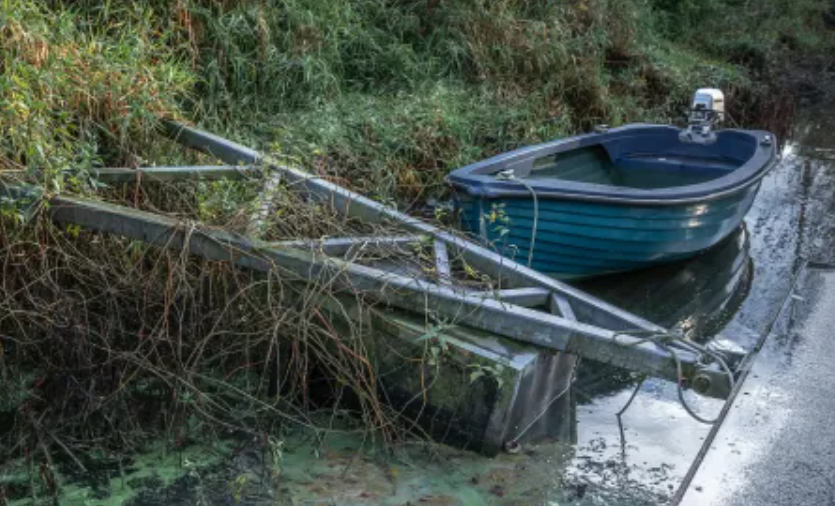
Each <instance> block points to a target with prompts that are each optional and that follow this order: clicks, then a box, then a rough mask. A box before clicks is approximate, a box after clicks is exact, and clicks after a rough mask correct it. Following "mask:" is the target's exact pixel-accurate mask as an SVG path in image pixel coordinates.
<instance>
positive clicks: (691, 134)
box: [679, 88, 725, 144]
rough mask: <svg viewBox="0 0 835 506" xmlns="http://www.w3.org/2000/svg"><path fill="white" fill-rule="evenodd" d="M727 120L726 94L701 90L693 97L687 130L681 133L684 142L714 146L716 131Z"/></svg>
mask: <svg viewBox="0 0 835 506" xmlns="http://www.w3.org/2000/svg"><path fill="white" fill-rule="evenodd" d="M724 119H725V94H724V93H722V90H718V89H716V88H699V89H698V90H696V93H695V94H694V95H693V101H692V103H691V105H690V111H689V113H688V115H687V128H686V129H685V130H683V131H682V132H681V134H680V135H679V139H681V141H682V142H689V143H698V144H712V143H714V142H716V133H715V132H714V130H715V129H716V127H717V126H718V125H719V123H721V122H722V121H723V120H724Z"/></svg>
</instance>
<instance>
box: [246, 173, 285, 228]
mask: <svg viewBox="0 0 835 506" xmlns="http://www.w3.org/2000/svg"><path fill="white" fill-rule="evenodd" d="M280 184H281V173H280V172H273V171H270V174H268V175H267V178H266V179H265V180H264V184H263V186H262V187H261V191H260V192H258V207H257V209H256V210H255V213H253V215H252V218H251V219H250V221H249V226H248V227H247V231H246V232H247V235H251V236H253V237H256V238H260V237H261V235H262V234H263V232H264V226H265V224H266V222H267V218H269V216H270V214H271V213H272V212H273V211H274V210H275V205H274V202H275V193H276V191H278V186H279V185H280Z"/></svg>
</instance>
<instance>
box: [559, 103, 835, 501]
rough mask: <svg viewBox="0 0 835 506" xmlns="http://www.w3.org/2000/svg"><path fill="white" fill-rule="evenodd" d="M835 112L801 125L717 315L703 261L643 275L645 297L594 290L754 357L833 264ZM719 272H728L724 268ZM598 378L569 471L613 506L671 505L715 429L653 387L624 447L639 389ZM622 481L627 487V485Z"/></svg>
mask: <svg viewBox="0 0 835 506" xmlns="http://www.w3.org/2000/svg"><path fill="white" fill-rule="evenodd" d="M831 110H835V106H828V107H823V108H819V109H817V110H815V111H809V115H808V117H807V118H805V119H804V118H801V120H800V121H799V124H798V125H799V126H798V128H797V129H796V133H795V137H794V138H793V139H792V140H791V141H790V142H788V143H787V144H786V146H785V149H784V152H783V160H782V162H781V163H780V165H779V166H778V167H776V168H775V170H773V171H772V172H771V173H770V174H769V175H768V176H767V177H766V178H765V180H764V181H763V184H762V187H761V189H760V194H759V195H758V197H757V200H756V202H755V204H754V207H753V208H752V210H751V212H750V213H749V215H748V216H747V218H746V228H747V232H748V241H749V245H748V247H747V253H745V252H743V253H742V255H746V254H747V256H748V261H747V263H748V264H749V267H748V269H750V272H749V273H748V274H745V276H749V279H745V278H742V280H741V281H739V283H740V286H737V287H736V288H733V289H732V291H734V293H732V294H731V295H730V296H729V297H728V300H727V301H726V302H724V303H722V304H720V307H719V309H718V311H717V310H716V306H715V302H714V303H712V304H713V305H714V306H713V307H710V306H711V304H707V305H704V304H701V303H700V301H705V300H709V299H710V298H711V297H710V296H709V294H710V293H711V290H715V289H717V288H718V287H720V286H722V284H721V281H718V282H717V281H715V282H710V281H699V279H702V278H704V277H705V276H706V277H710V276H711V275H710V272H709V269H707V268H705V269H698V268H696V269H695V270H694V262H699V261H700V259H698V258H697V259H694V260H691V261H689V262H686V263H684V264H681V265H679V266H677V267H675V268H673V267H670V266H668V267H663V268H659V269H653V270H652V271H647V272H645V273H638V274H636V275H637V276H644V277H647V278H655V281H654V282H649V281H647V282H644V283H635V284H634V286H637V287H638V288H634V289H630V288H625V287H628V286H629V285H628V284H627V281H628V280H627V279H626V278H624V279H620V280H604V281H601V282H598V283H599V285H598V286H597V287H590V290H591V291H596V290H597V289H599V291H596V293H598V295H600V296H601V297H603V298H609V299H610V300H612V301H617V302H618V303H620V304H622V305H624V306H626V308H627V309H629V310H632V311H635V312H636V313H638V314H641V315H643V316H646V317H647V318H651V319H654V320H656V321H659V322H660V323H663V324H665V325H675V324H680V325H681V327H682V328H683V329H684V330H685V331H686V332H688V333H689V334H690V335H691V336H692V337H694V338H697V339H709V338H711V337H712V336H713V335H715V334H716V333H718V332H721V334H722V336H723V337H725V338H727V339H729V340H731V341H733V342H735V343H736V344H738V345H740V346H742V347H744V348H745V349H747V350H752V349H755V348H757V347H758V346H759V345H761V343H762V342H763V340H764V338H765V336H766V335H767V334H768V332H769V329H770V328H771V327H772V325H774V322H775V320H776V318H777V315H778V313H779V311H780V308H781V307H782V305H783V303H784V301H785V300H786V298H787V297H788V296H789V294H790V291H791V285H792V282H793V279H794V277H795V275H796V274H797V272H798V270H799V269H800V266H801V265H802V263H803V262H804V261H805V260H807V259H812V260H817V261H823V262H826V261H832V260H833V254H835V247H834V245H835V233H834V232H835V228H834V225H835V223H834V222H833V220H832V217H833V216H834V215H835V149H833V148H835V136H832V135H831V132H832V131H833V128H835V120H833V119H832V115H826V114H823V113H822V112H821V111H831ZM713 254H715V253H714V252H711V253H708V255H713ZM724 258H728V257H727V256H726V257H724ZM701 261H703V260H701ZM671 269H672V270H671ZM675 269H678V270H677V271H676V270H675ZM717 269H718V271H721V266H719V265H717ZM686 271H690V273H688V274H686V275H685V276H684V277H686V278H687V279H688V280H689V282H688V283H686V284H684V285H681V288H680V289H679V290H678V292H677V293H675V294H673V293H671V292H666V293H665V292H664V291H663V290H659V289H657V287H658V283H660V282H661V280H668V279H672V278H674V277H676V276H681V275H682V273H683V272H686ZM700 276H701V277H700ZM719 277H720V278H721V277H722V275H721V274H720V276H719ZM729 279H730V278H729ZM607 283H608V284H609V285H608V286H607ZM653 283H655V284H653ZM667 283H669V282H667ZM700 286H701V287H702V289H700V288H699V287H700ZM739 299H743V300H741V301H740V300H739ZM706 306H707V307H706ZM676 315H677V316H676ZM710 320H713V321H712V322H711V321H710ZM760 360H768V358H767V357H760ZM773 367H774V368H778V367H779V365H778V364H776V363H775V364H773ZM595 372H596V376H597V377H599V376H601V375H603V376H604V378H605V379H604V380H603V385H602V386H601V385H599V384H595V382H593V381H592V382H589V383H587V384H586V385H584V384H582V383H581V384H579V385H578V387H577V393H578V394H579V395H578V396H577V397H579V398H580V399H581V400H582V401H584V402H582V403H581V404H580V405H579V406H578V407H577V414H576V418H577V420H578V421H577V427H578V428H577V432H578V440H577V443H576V451H575V452H574V455H575V456H574V458H573V459H572V461H571V463H570V464H569V466H568V468H567V471H566V472H567V473H569V474H572V475H573V476H575V477H576V479H578V480H584V481H587V482H591V483H593V484H594V487H593V488H591V489H590V490H592V491H595V490H596V491H598V492H599V493H604V491H605V492H606V493H607V494H608V493H612V492H613V491H614V492H613V493H615V495H616V496H617V497H618V500H616V501H615V504H633V503H636V502H640V500H641V498H643V497H646V496H647V495H648V494H657V495H658V496H661V497H664V498H666V499H667V500H671V499H672V496H673V495H674V492H675V491H676V490H677V489H678V488H679V487H680V486H681V485H682V484H683V483H684V480H685V478H686V477H687V475H688V471H689V470H690V469H691V467H692V466H693V463H694V461H695V460H696V459H697V457H698V456H699V453H700V450H701V449H702V447H703V445H704V444H705V441H706V440H707V439H708V437H709V435H710V432H711V427H710V426H708V425H704V424H700V423H698V422H696V421H695V420H693V419H691V418H690V417H689V416H687V415H686V413H684V411H683V410H682V408H681V406H680V405H679V404H678V401H677V400H676V395H675V386H674V385H672V384H670V383H667V382H664V381H658V380H648V381H646V382H645V383H644V384H643V386H642V387H641V389H640V391H639V393H638V395H637V397H636V399H635V401H634V403H633V405H632V406H631V407H630V408H629V410H628V411H627V412H626V413H625V414H624V416H623V417H622V422H623V428H624V435H625V438H624V439H623V440H622V439H621V436H620V431H619V429H618V422H617V418H616V416H615V414H616V413H617V412H618V411H619V410H620V409H621V408H622V407H623V406H624V405H625V403H626V401H627V400H628V398H629V396H630V395H631V393H632V390H633V386H632V385H633V384H634V381H633V382H632V384H629V378H630V375H628V374H624V373H622V372H618V371H614V370H610V371H609V372H610V375H609V376H608V377H606V376H605V372H606V371H605V370H603V371H601V370H599V368H598V370H597V371H595ZM592 376H594V375H592ZM612 378H620V381H613V380H612ZM597 383H600V382H599V381H598V382H597ZM619 386H620V387H619ZM618 387H619V388H618ZM584 390H586V391H587V392H586V394H587V397H585V398H584V397H583V393H584ZM687 398H688V400H689V401H690V403H691V405H692V406H693V407H694V409H696V410H697V411H698V412H699V413H701V414H702V415H703V416H707V417H714V416H716V415H718V414H719V413H720V411H721V409H722V403H721V402H718V401H715V400H711V399H705V398H701V397H698V396H689V395H688V397H687ZM714 465H718V464H717V463H714ZM624 477H628V482H629V483H628V484H626V485H625V486H624V485H623V482H624ZM693 504H696V503H693ZM699 504H701V503H699Z"/></svg>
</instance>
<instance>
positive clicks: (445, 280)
mask: <svg viewBox="0 0 835 506" xmlns="http://www.w3.org/2000/svg"><path fill="white" fill-rule="evenodd" d="M434 248H435V273H436V274H437V275H438V279H439V280H440V282H441V283H442V284H445V285H450V284H452V269H451V267H450V265H449V252H447V249H446V244H444V242H443V241H438V240H435V243H434Z"/></svg>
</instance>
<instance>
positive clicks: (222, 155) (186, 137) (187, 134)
mask: <svg viewBox="0 0 835 506" xmlns="http://www.w3.org/2000/svg"><path fill="white" fill-rule="evenodd" d="M167 130H168V134H169V135H170V136H171V137H172V138H173V139H175V140H177V141H178V142H180V143H181V144H183V145H186V146H189V147H191V148H194V149H197V150H200V151H202V152H205V153H208V154H211V155H213V156H215V157H217V158H218V159H220V160H223V161H224V162H226V163H247V164H252V163H258V162H260V161H262V160H263V156H262V155H261V154H260V153H258V152H257V151H255V150H253V149H250V148H247V147H245V146H242V145H240V144H237V143H235V142H232V141H229V140H227V139H224V138H222V137H218V136H216V135H213V134H210V133H208V132H203V131H200V130H197V129H194V128H191V127H186V126H183V125H179V124H176V123H167ZM275 168H276V169H277V170H280V171H281V172H282V173H283V174H284V177H285V178H286V181H287V182H288V184H291V185H293V186H295V187H297V188H299V189H300V190H302V191H304V192H306V193H307V194H309V195H312V196H316V197H318V198H320V199H323V200H325V201H328V202H330V203H331V205H332V206H333V207H334V208H335V209H336V210H337V211H339V212H341V213H343V214H345V215H349V216H354V217H356V218H359V219H361V220H364V221H366V222H370V223H399V224H400V225H402V226H403V227H404V228H407V229H409V230H412V231H414V232H417V233H420V234H427V235H431V236H433V237H434V238H435V239H437V240H439V241H442V242H444V243H446V245H447V247H448V248H451V249H452V250H453V252H454V254H455V255H457V256H458V255H460V256H461V257H462V258H463V260H465V261H466V262H467V263H468V264H470V265H471V266H472V267H474V268H476V269H478V270H480V271H482V272H485V273H487V274H488V275H490V276H492V277H494V278H495V279H497V280H502V281H504V284H506V285H510V286H511V287H525V286H531V285H534V286H539V287H542V288H546V289H548V290H551V291H554V292H557V293H560V294H562V295H563V296H564V297H565V298H566V299H567V300H568V301H569V302H570V303H571V305H572V307H573V308H574V312H575V314H576V316H577V318H578V319H580V320H581V321H585V322H593V323H595V324H597V325H600V326H603V327H606V328H609V329H612V330H621V331H627V330H649V331H655V332H663V331H664V329H663V328H662V327H660V326H658V325H655V324H654V323H651V322H649V321H647V320H645V319H643V318H641V317H639V316H637V315H634V314H632V313H629V312H627V311H624V310H622V309H620V308H618V307H616V306H614V305H612V304H609V303H607V302H605V301H602V300H600V299H598V298H596V297H593V296H591V295H589V294H587V293H585V292H583V291H582V290H579V289H577V288H574V287H572V286H571V285H568V284H566V283H563V282H561V281H557V280H556V279H553V278H551V277H549V276H546V275H544V274H542V273H540V272H537V271H535V270H533V269H531V268H528V267H526V266H524V265H521V264H519V263H517V262H514V261H512V260H509V259H507V258H505V257H503V256H501V255H499V254H498V253H495V252H493V251H491V250H489V249H487V248H484V247H482V246H479V245H477V244H475V243H473V242H471V241H469V240H466V239H464V238H462V237H459V236H457V235H454V234H451V233H449V232H446V231H444V230H441V229H439V228H437V227H435V226H433V225H431V224H429V223H426V222H423V221H421V220H419V219H417V218H414V217H412V216H409V215H406V214H403V213H401V212H399V211H397V210H396V209H394V208H391V207H388V206H385V205H383V204H380V203H379V202H375V201H373V200H371V199H369V198H366V197H364V196H362V195H360V194H358V193H355V192H352V191H350V190H347V189H345V188H342V187H340V186H338V185H335V184H333V183H331V182H329V181H325V180H324V179H321V178H318V177H316V176H313V175H311V174H308V173H306V172H304V171H301V170H299V169H296V168H293V167H286V166H276V167H275Z"/></svg>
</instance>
